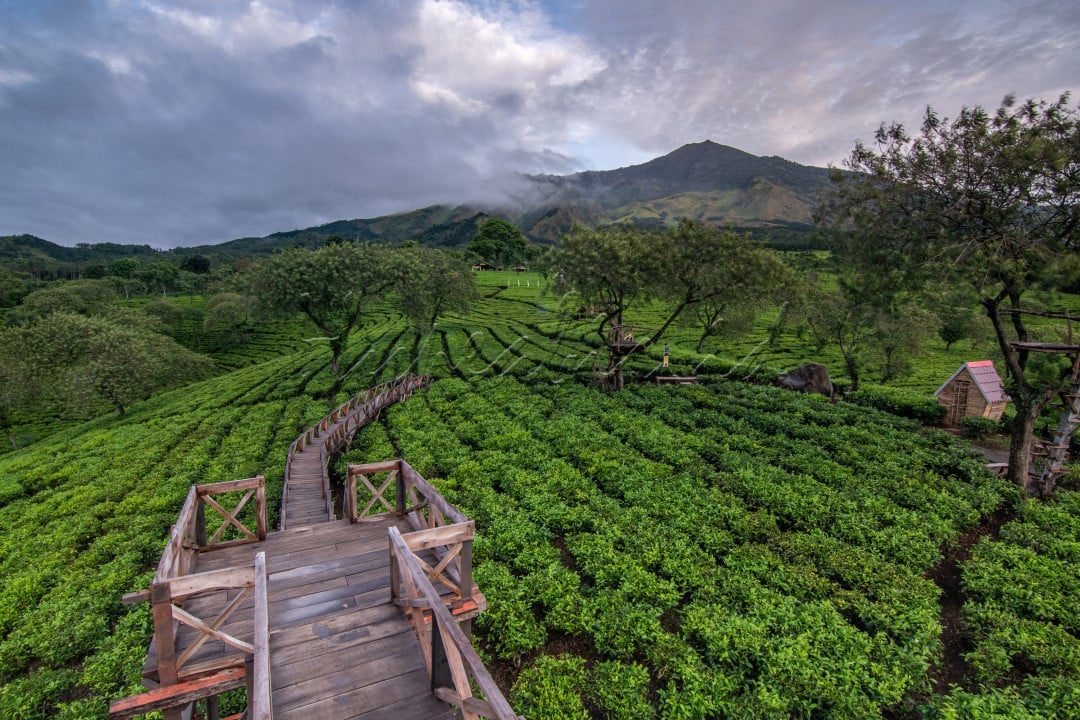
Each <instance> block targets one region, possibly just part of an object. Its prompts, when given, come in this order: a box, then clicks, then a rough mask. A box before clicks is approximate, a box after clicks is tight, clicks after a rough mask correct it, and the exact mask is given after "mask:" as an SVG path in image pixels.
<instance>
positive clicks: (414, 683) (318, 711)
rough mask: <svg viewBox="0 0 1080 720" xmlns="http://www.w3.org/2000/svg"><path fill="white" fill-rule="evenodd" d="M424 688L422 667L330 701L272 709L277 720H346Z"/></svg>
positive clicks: (304, 700)
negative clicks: (290, 719)
mask: <svg viewBox="0 0 1080 720" xmlns="http://www.w3.org/2000/svg"><path fill="white" fill-rule="evenodd" d="M426 685H427V670H425V669H424V668H423V667H420V668H419V669H416V670H413V671H412V672H410V673H407V674H404V675H396V676H394V677H390V678H387V679H385V680H381V681H379V682H376V683H372V684H371V685H365V686H363V687H359V688H353V689H351V690H345V689H342V690H341V691H340V692H337V693H335V694H333V695H331V696H330V697H325V696H324V697H320V698H315V697H313V696H311V697H307V698H300V699H296V700H294V701H293V702H291V703H283V704H281V705H275V713H276V717H277V720H286V719H288V718H307V719H310V720H347V719H348V718H352V717H355V716H356V715H358V714H360V712H362V711H365V710H366V711H368V712H370V711H371V710H373V709H377V708H381V707H386V706H387V705H391V704H393V703H397V702H400V701H402V700H406V699H408V698H411V697H415V696H416V695H417V694H418V689H419V688H423V687H425V686H426Z"/></svg>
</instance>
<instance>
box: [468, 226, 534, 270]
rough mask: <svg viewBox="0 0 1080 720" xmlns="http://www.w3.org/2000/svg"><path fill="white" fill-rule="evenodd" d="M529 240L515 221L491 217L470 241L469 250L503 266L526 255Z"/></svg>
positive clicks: (498, 265)
mask: <svg viewBox="0 0 1080 720" xmlns="http://www.w3.org/2000/svg"><path fill="white" fill-rule="evenodd" d="M528 246H529V241H528V239H527V238H526V237H525V235H524V234H523V233H522V232H521V230H519V229H518V228H517V226H516V225H514V224H513V223H510V222H507V221H506V220H503V219H502V218H489V219H488V220H486V221H485V222H484V224H483V225H481V226H480V229H479V230H477V231H476V234H475V235H473V236H472V239H471V240H470V241H469V246H468V250H469V252H471V253H474V254H475V255H477V256H478V257H480V258H481V259H483V260H486V261H487V262H489V263H491V264H492V265H495V266H496V267H502V266H503V265H504V264H505V263H508V262H513V261H517V260H520V259H521V258H524V257H525V253H526V249H527V248H528Z"/></svg>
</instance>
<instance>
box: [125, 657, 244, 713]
mask: <svg viewBox="0 0 1080 720" xmlns="http://www.w3.org/2000/svg"><path fill="white" fill-rule="evenodd" d="M243 686H244V669H243V668H236V669H233V670H223V671H222V672H219V673H215V674H213V675H209V676H207V677H203V678H199V679H197V680H189V681H187V682H184V683H181V684H179V685H168V686H163V687H158V688H154V689H153V690H150V691H148V692H144V693H141V694H139V695H132V696H131V697H126V698H123V699H121V700H117V701H116V702H114V703H113V704H112V705H110V706H109V717H110V718H115V720H125V719H126V718H133V717H136V716H138V715H145V714H146V713H149V712H153V711H155V710H165V709H167V708H172V707H179V706H181V705H187V704H188V703H189V702H193V701H195V700H201V699H203V698H205V697H209V696H211V695H219V694H221V693H223V692H226V691H228V690H235V689H236V688H240V687H243Z"/></svg>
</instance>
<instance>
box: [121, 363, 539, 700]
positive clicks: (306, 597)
mask: <svg viewBox="0 0 1080 720" xmlns="http://www.w3.org/2000/svg"><path fill="white" fill-rule="evenodd" d="M406 380H407V383H414V382H416V379H415V378H408V379H406ZM407 383H406V384H399V385H401V387H400V388H398V387H396V386H395V387H388V388H382V389H381V390H380V392H375V393H366V394H365V396H367V399H366V400H365V401H364V402H361V403H359V404H358V405H357V407H360V406H363V405H364V404H365V402H369V401H372V400H376V399H377V398H384V399H385V397H392V396H394V393H395V392H401V393H406V394H405V395H400V394H399V395H397V397H398V398H399V399H400V397H404V396H407V393H411V392H412V391H413V390H414V389H415V388H416V387H419V386H420V385H415V386H412V387H411V388H410V387H409V385H408V384H407ZM379 402H382V400H378V402H376V403H375V404H376V405H377V404H378V403H379ZM387 404H389V403H387ZM373 407H374V405H368V408H367V411H371V410H372V408H373ZM381 407H385V405H382V406H381ZM381 407H380V408H379V409H381ZM353 410H355V408H353ZM375 414H377V410H376V411H374V414H370V415H369V417H374V416H375ZM328 419H329V418H328ZM319 427H320V428H321V429H320V430H319V431H318V433H316V434H314V435H312V436H311V437H308V438H307V439H306V440H305V436H307V435H308V434H310V431H309V433H308V434H305V436H302V437H301V438H299V439H298V441H297V443H294V447H293V448H290V463H289V464H290V472H289V473H288V474H287V475H286V482H287V488H288V490H287V493H288V495H289V496H291V497H292V501H291V502H296V505H295V507H296V508H297V509H299V508H307V509H310V507H311V506H312V505H315V503H309V502H306V500H305V499H306V498H308V497H310V496H312V495H316V493H317V499H318V501H319V502H320V503H321V502H322V495H321V492H322V491H321V488H320V487H319V486H322V485H323V484H324V478H325V475H324V474H323V473H320V474H319V476H318V482H317V483H312V482H311V480H312V478H313V476H314V474H313V473H310V472H308V470H307V467H306V464H307V460H304V459H301V458H303V457H304V454H305V453H306V452H308V451H309V450H312V449H315V450H316V451H317V452H318V453H319V454H321V455H322V456H324V457H325V455H326V453H327V446H328V444H329V440H327V442H326V443H324V442H312V440H319V439H321V438H327V439H328V438H331V437H335V435H334V434H335V433H338V432H339V430H338V429H337V428H338V427H346V418H343V417H338V418H335V419H334V420H333V421H332V422H328V423H326V424H325V426H324V425H323V424H322V423H320V426H319ZM355 429H356V427H355V426H354V427H353V428H352V430H351V432H355ZM344 436H345V431H342V434H341V435H336V437H337V438H338V440H340V439H341V438H342V437H344ZM349 436H351V434H350V435H349ZM334 442H337V440H335V441H334ZM298 444H299V445H300V447H299V448H298V449H297V447H296V446H297V445H298ZM335 449H336V448H335ZM294 450H297V452H295V453H294V452H293V451H294ZM311 456H312V457H315V456H317V455H316V453H312V455H311ZM324 472H325V471H324ZM313 488H314V489H313ZM251 499H254V501H255V502H254V505H255V513H254V515H255V523H254V525H255V530H251V529H250V528H249V527H248V525H250V524H252V523H251V518H250V517H249V515H250V514H251V507H250V506H249V505H248V503H249V500H251ZM234 502H235V503H236V505H235V509H233V510H231V511H230V510H226V509H225V508H226V507H228V506H230V505H232V504H233V503H234ZM326 505H327V506H328V505H329V503H326ZM245 507H246V509H247V512H248V515H245V514H244V509H245ZM285 507H286V508H287V507H289V505H288V504H285ZM214 514H217V515H218V516H220V518H221V519H222V523H221V529H220V530H218V531H216V532H214V533H213V534H212V535H210V534H209V533H208V525H207V517H208V516H213V515H214ZM314 514H316V515H317V513H314ZM344 515H345V518H344V519H341V520H329V521H327V520H326V516H322V517H321V518H320V521H319V522H311V523H307V524H300V518H304V517H307V516H306V515H304V514H302V513H300V512H297V513H296V514H293V515H291V516H290V517H291V518H293V519H294V520H296V523H297V524H290V523H291V521H290V520H286V521H284V522H283V524H286V525H288V527H286V528H283V529H282V530H280V531H278V532H275V533H267V532H266V496H265V489H264V483H263V479H262V478H261V477H258V478H251V479H249V480H239V481H233V482H229V483H218V484H216V485H204V486H195V487H192V489H191V491H190V492H189V494H188V500H187V502H185V503H184V507H183V509H182V510H181V513H180V517H179V518H178V520H177V523H176V525H175V526H174V529H173V532H172V536H171V538H170V541H169V543H168V545H167V546H166V548H165V552H164V553H163V554H162V557H161V562H160V563H159V565H158V570H157V573H156V574H155V576H154V580H153V581H152V582H151V585H150V589H149V590H144V591H141V592H137V593H132V594H130V595H127V596H125V602H126V603H130V602H139V601H149V602H150V603H151V604H152V606H153V611H154V641H153V644H152V645H151V648H150V651H149V653H148V656H147V662H146V665H145V666H144V672H143V675H144V678H145V679H146V682H147V684H148V685H150V686H152V687H153V689H151V690H150V691H148V692H146V693H143V694H141V695H136V696H134V697H130V698H125V699H123V700H120V701H117V702H116V703H113V706H112V708H111V709H110V716H111V717H115V718H128V717H135V716H137V715H139V714H141V713H146V712H149V711H151V710H163V711H164V712H165V717H166V718H167V720H173V719H174V718H181V717H182V713H183V712H184V710H185V708H187V707H190V706H191V705H192V703H194V702H199V703H201V704H203V705H204V713H205V714H204V716H205V717H207V718H209V719H211V720H216V718H217V717H218V712H217V695H218V694H220V693H221V692H224V691H226V690H229V689H233V688H237V687H246V688H247V698H248V708H247V711H246V718H248V719H251V720H271V719H272V718H278V719H279V720H280V719H289V718H305V719H314V720H346V719H347V718H357V719H363V720H376V719H388V718H394V719H395V720H443V719H445V720H449V719H450V718H464V719H465V720H472V719H473V718H480V717H484V718H492V719H494V720H519V719H518V718H517V716H516V715H515V713H514V711H513V710H512V709H511V708H510V705H509V704H508V703H507V702H506V699H505V698H504V697H503V696H502V694H501V692H500V691H499V689H498V687H497V686H496V685H495V683H494V681H493V680H492V679H491V676H490V675H489V674H488V672H487V669H486V668H485V667H484V666H483V663H482V662H481V661H480V659H479V657H478V656H477V655H476V652H475V651H474V650H473V648H472V646H471V645H470V644H469V641H468V633H469V627H470V623H471V620H472V618H474V617H476V615H478V614H479V613H480V612H481V611H482V610H483V609H484V608H485V607H486V605H487V602H486V600H485V599H484V596H483V595H482V594H481V593H480V591H479V589H478V588H477V587H476V585H475V584H474V583H473V581H472V540H473V536H474V532H475V529H474V524H473V522H472V521H471V520H469V519H468V518H467V517H465V516H464V515H463V514H462V513H461V512H460V511H459V510H458V509H457V508H455V507H454V506H452V505H450V504H449V503H448V502H447V501H446V499H445V498H443V497H442V495H440V494H439V493H438V491H437V490H436V489H435V488H434V487H433V486H432V485H431V484H430V483H428V482H427V480H425V479H424V478H423V477H421V476H420V474H419V473H417V472H416V471H415V470H414V469H413V468H412V467H411V466H409V464H408V463H407V462H405V461H404V460H391V461H386V462H379V463H369V464H365V465H357V466H350V467H349V473H348V478H347V487H346V491H345V495H344ZM284 516H285V514H284V513H283V518H284ZM245 523H246V524H245ZM230 533H231V534H232V535H233V536H236V537H235V538H234V539H231V540H228V539H225V538H228V537H230V535H229V534H230ZM473 688H476V689H479V690H480V691H481V693H482V696H483V698H484V699H483V700H481V699H479V698H476V697H473V695H472V693H473Z"/></svg>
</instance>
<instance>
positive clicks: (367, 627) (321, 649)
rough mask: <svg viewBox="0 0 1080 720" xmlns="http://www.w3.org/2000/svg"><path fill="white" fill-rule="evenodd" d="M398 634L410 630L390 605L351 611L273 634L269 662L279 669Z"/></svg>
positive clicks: (404, 620) (399, 613)
mask: <svg viewBox="0 0 1080 720" xmlns="http://www.w3.org/2000/svg"><path fill="white" fill-rule="evenodd" d="M400 632H411V628H410V627H409V623H408V621H407V620H406V619H405V616H404V615H402V614H401V610H399V609H398V608H396V607H394V606H393V605H391V604H390V603H386V604H384V605H376V606H375V607H370V608H363V609H357V610H350V611H347V612H344V613H340V614H338V615H334V616H333V617H330V618H326V619H325V620H320V621H318V622H314V623H305V624H303V625H297V626H295V627H290V628H284V629H282V630H274V631H272V632H271V633H270V648H271V651H272V652H271V655H272V657H271V661H270V662H271V666H272V667H278V666H279V665H284V664H288V663H292V662H296V661H298V660H301V659H303V658H307V657H314V656H316V655H324V654H326V653H327V652H328V651H333V650H336V649H340V648H347V647H352V646H353V645H363V644H365V643H371V642H376V641H378V640H380V639H382V638H385V637H389V636H390V635H396V634H398V633H400ZM328 649H329V650H328Z"/></svg>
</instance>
